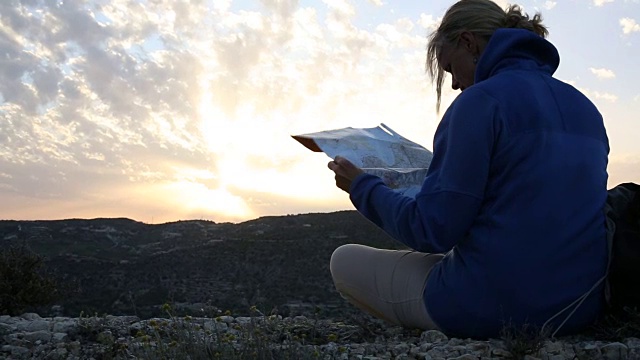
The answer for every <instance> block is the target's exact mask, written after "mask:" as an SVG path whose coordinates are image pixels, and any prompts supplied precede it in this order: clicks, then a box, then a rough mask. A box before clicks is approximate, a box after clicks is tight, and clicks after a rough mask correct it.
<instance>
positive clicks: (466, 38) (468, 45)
mask: <svg viewBox="0 0 640 360" xmlns="http://www.w3.org/2000/svg"><path fill="white" fill-rule="evenodd" d="M459 44H460V46H462V47H463V48H464V49H465V50H467V51H469V52H470V53H471V54H472V55H474V56H476V55H478V54H479V53H480V48H479V44H478V41H477V38H476V36H475V35H474V34H472V33H471V32H469V31H463V32H462V33H460V42H459Z"/></svg>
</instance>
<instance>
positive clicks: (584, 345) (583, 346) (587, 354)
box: [574, 342, 602, 360]
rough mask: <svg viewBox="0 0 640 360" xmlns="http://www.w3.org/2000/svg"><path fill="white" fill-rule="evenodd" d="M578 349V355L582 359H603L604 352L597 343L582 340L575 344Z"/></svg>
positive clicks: (576, 349)
mask: <svg viewBox="0 0 640 360" xmlns="http://www.w3.org/2000/svg"><path fill="white" fill-rule="evenodd" d="M574 349H575V351H576V355H577V356H578V358H580V359H581V360H582V359H584V360H590V359H593V360H598V359H602V353H601V352H600V347H598V345H597V344H594V343H591V342H581V343H578V344H577V345H575V346H574Z"/></svg>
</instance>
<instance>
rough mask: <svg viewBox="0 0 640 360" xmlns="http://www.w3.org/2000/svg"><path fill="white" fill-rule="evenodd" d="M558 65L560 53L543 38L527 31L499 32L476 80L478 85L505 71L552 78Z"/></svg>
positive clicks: (477, 71) (480, 61) (483, 60)
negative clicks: (527, 72) (534, 73)
mask: <svg viewBox="0 0 640 360" xmlns="http://www.w3.org/2000/svg"><path fill="white" fill-rule="evenodd" d="M559 64H560V55H558V50H557V49H556V48H555V46H553V45H552V44H551V43H550V42H548V41H547V40H545V39H544V38H543V37H541V36H539V35H537V34H535V33H534V32H531V31H529V30H524V29H498V30H496V31H495V32H494V33H493V35H492V36H491V39H489V43H488V44H487V46H486V48H485V49H484V51H483V53H482V55H481V56H480V60H479V61H478V65H477V66H476V73H475V79H474V80H475V83H478V82H480V81H483V80H486V79H488V78H490V77H491V76H493V75H495V74H497V73H499V72H500V71H502V70H505V69H521V70H538V71H544V72H546V73H549V74H550V75H552V74H553V73H554V72H555V71H556V69H557V68H558V65H559Z"/></svg>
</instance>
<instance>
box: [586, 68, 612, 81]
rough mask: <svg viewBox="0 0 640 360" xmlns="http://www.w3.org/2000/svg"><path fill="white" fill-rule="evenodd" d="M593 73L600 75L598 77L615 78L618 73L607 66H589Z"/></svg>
mask: <svg viewBox="0 0 640 360" xmlns="http://www.w3.org/2000/svg"><path fill="white" fill-rule="evenodd" d="M589 70H591V73H593V74H594V75H595V76H597V77H598V79H613V78H615V77H616V74H615V73H614V72H613V71H612V70H609V69H605V68H589Z"/></svg>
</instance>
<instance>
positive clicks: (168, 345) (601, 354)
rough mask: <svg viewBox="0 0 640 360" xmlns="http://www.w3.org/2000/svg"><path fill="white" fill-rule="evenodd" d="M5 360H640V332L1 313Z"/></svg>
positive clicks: (255, 318)
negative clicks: (489, 331) (458, 330)
mask: <svg viewBox="0 0 640 360" xmlns="http://www.w3.org/2000/svg"><path fill="white" fill-rule="evenodd" d="M0 344H1V345H0V359H192V360H193V359H370V360H373V359H459V360H461V359H514V358H524V359H528V360H534V359H545V360H546V359H549V360H561V359H640V339H638V338H626V339H624V340H623V341H620V342H604V341H595V340H593V339H591V340H590V339H587V338H584V337H567V338H560V339H555V340H551V339H546V340H545V339H539V338H538V339H536V338H527V339H523V338H509V337H504V338H503V339H500V340H497V339H496V340H488V341H476V340H471V339H456V338H448V337H447V336H446V335H444V334H443V333H441V332H439V331H434V330H431V331H424V332H420V331H411V330H406V329H402V328H399V327H393V326H388V325H385V324H383V323H381V322H379V321H376V320H373V319H369V318H367V319H364V318H363V319H355V318H353V319H345V320H344V321H336V320H323V319H317V318H316V319H313V318H309V317H303V316H297V317H287V318H282V317H281V316H279V315H272V316H263V315H262V314H259V313H257V312H256V315H255V316H247V317H233V316H230V315H224V314H221V315H219V316H216V317H189V316H187V317H167V318H154V319H146V320H141V319H139V318H138V317H135V316H119V317H118V316H110V315H106V316H102V317H96V316H91V317H85V316H82V317H79V318H69V317H47V318H43V317H40V316H39V315H37V314H35V313H27V314H23V315H22V316H14V317H11V316H0Z"/></svg>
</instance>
